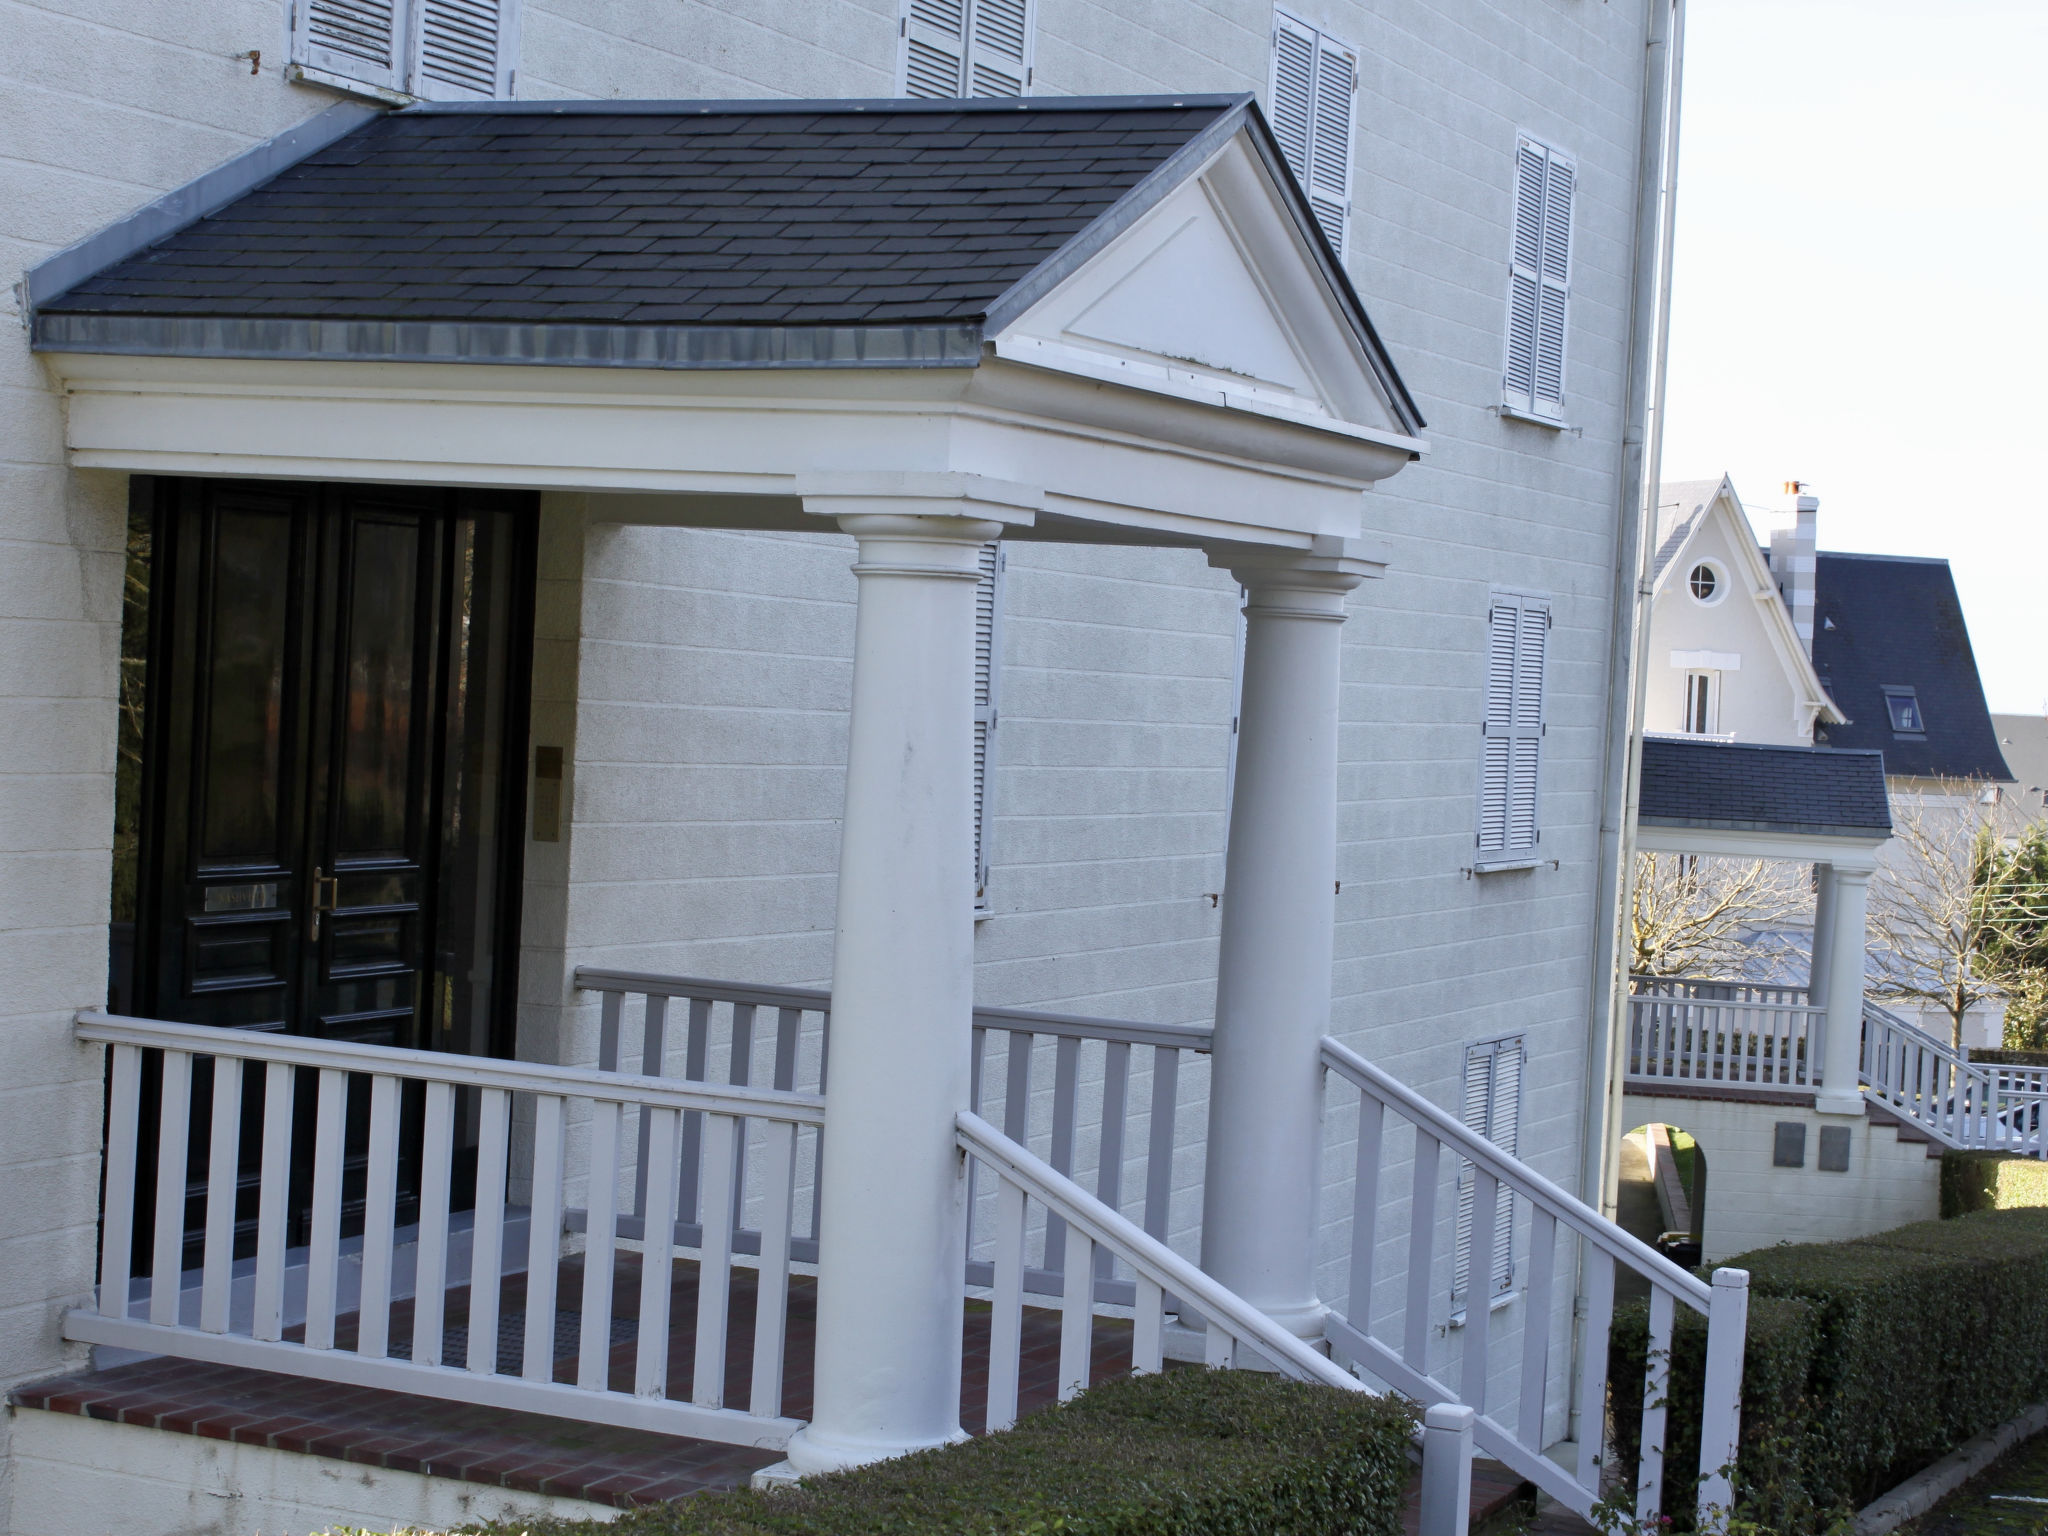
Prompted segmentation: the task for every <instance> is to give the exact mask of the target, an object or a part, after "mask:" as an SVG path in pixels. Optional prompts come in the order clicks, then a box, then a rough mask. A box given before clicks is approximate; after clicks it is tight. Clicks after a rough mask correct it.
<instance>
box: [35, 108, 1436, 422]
mask: <svg viewBox="0 0 2048 1536" xmlns="http://www.w3.org/2000/svg"><path fill="white" fill-rule="evenodd" d="M1247 127H1249V129H1250V131H1251V134H1252V138H1253V141H1254V143H1255V144H1256V145H1258V147H1259V149H1260V152H1261V154H1262V155H1264V156H1265V157H1266V158H1267V160H1268V163H1269V164H1270V165H1271V166H1273V167H1274V168H1275V169H1276V170H1277V171H1278V175H1279V180H1280V182H1281V184H1282V185H1283V187H1285V188H1287V189H1288V191H1289V193H1290V194H1291V195H1292V198H1293V202H1294V204H1295V207H1294V213H1295V217H1296V218H1297V221H1298V222H1299V223H1300V225H1301V226H1302V227H1303V229H1304V231H1305V232H1306V233H1307V235H1308V238H1309V241H1310V245H1311V247H1312V249H1314V250H1315V252H1316V253H1317V259H1318V260H1319V261H1320V262H1321V263H1322V264H1323V266H1324V267H1325V270H1326V272H1327V274H1328V276H1329V278H1330V280H1331V282H1332V284H1333V286H1334V287H1335V288H1336V290H1337V291H1338V293H1339V295H1340V296H1341V298H1342V300H1343V301H1344V302H1345V304H1346V305H1347V306H1348V307H1349V308H1350V310H1351V312H1352V315H1353V318H1354V320H1355V323H1356V325H1357V327H1358V329H1359V332H1360V335H1361V338H1362V339H1363V340H1364V341H1365V343H1366V345H1367V352H1368V355H1369V356H1371V357H1373V358H1374V359H1375V363H1376V366H1378V367H1379V368H1380V370H1381V373H1382V376H1383V380H1384V382H1385V383H1386V384H1387V387H1388V390H1389V393H1390V394H1391V395H1392V396H1393V397H1394V400H1395V409H1396V411H1397V412H1398V413H1405V414H1407V415H1409V416H1412V417H1414V419H1415V425H1417V426H1419V425H1420V418H1419V416H1416V415H1415V412H1414V407H1413V402H1412V400H1410V399H1409V398H1408V396H1407V393H1406V391H1405V390H1404V389H1403V388H1402V386H1401V384H1400V381H1399V379H1398V377H1397V376H1396V375H1395V374H1394V371H1393V369H1392V367H1391V365H1390V364H1388V363H1387V361H1386V359H1385V355H1384V351H1383V349H1382V348H1381V347H1380V345H1379V342H1378V340H1377V338H1376V337H1374V336H1373V334H1372V330H1371V326H1370V323H1369V322H1368V321H1366V319H1365V315H1364V311H1363V309H1362V307H1360V306H1359V305H1358V303H1357V298H1356V295H1355V294H1354V293H1353V292H1352V290H1351V288H1350V285H1349V282H1348V280H1347V279H1346V277H1345V276H1344V273H1343V269H1342V266H1341V264H1339V263H1338V262H1337V261H1336V259H1335V257H1334V255H1332V254H1331V252H1330V251H1329V248H1328V244H1327V242H1326V241H1325V240H1324V239H1323V237H1322V235H1321V232H1320V230H1319V229H1318V228H1317V227H1316V225H1315V221H1314V219H1313V218H1312V217H1311V216H1310V215H1309V213H1308V210H1307V205H1306V203H1305V202H1304V201H1303V200H1302V199H1301V198H1300V196H1299V189H1298V188H1295V187H1294V185H1293V182H1292V180H1291V178H1290V177H1289V176H1288V175H1287V173H1286V170H1285V165H1284V161H1283V160H1282V159H1281V157H1280V155H1279V152H1278V150H1277V148H1276V147H1275V146H1274V144H1273V140H1272V136H1271V133H1270V130H1268V129H1267V127H1266V126H1265V123H1264V120H1263V118H1262V117H1261V116H1260V115H1259V112H1258V109H1257V107H1256V105H1255V104H1254V103H1253V101H1252V98H1251V97H1250V96H1248V95H1239V96H1185V97H1107V98H1094V99H1088V98H1072V97H1070V98H1059V97H1047V98H1030V99H1026V100H1023V101H1017V100H1006V101H952V102H930V101H917V102H913V101H894V100H891V101H829V102H819V101H812V102H789V101H772V102H521V103H508V102H487V103H461V104H447V103H443V104H435V105H430V106H420V107H412V108H408V109H406V110H404V111H400V112H394V113H390V114H388V115H383V116H380V117H378V118H376V119H374V120H372V121H370V122H368V123H366V124H364V125H362V126H360V127H356V128H354V129H353V131H350V132H347V133H345V134H343V135H342V136H341V137H339V138H337V139H335V140H334V141H333V142H331V143H328V144H326V145H325V146H324V147H321V148H318V149H315V150H314V151H313V152H312V153H310V154H307V155H305V156H304V157H303V158H298V159H296V160H295V161H294V162H293V163H291V164H289V165H288V167H287V168H285V169H283V170H282V171H281V172H280V173H277V174H274V175H272V176H271V178H270V179H269V180H267V181H266V182H264V183H263V184H261V185H259V186H256V187H255V188H254V190H251V191H248V192H247V193H246V195H243V196H241V197H239V198H237V199H236V200H234V201H231V202H228V203H227V204H226V205H225V206H222V207H218V208H217V209H215V211H213V212H211V213H209V214H208V215H207V216H206V217H204V218H201V219H199V220H197V222H193V223H190V224H188V225H187V226H186V227H184V228H183V229H181V230H179V231H178V232H177V233H174V234H172V235H170V237H169V238H167V239H162V240H160V241H159V243H157V244H155V245H153V246H151V247H150V248H148V249H146V250H143V251H141V252H140V253H139V254H132V255H128V256H127V257H126V259H122V260H119V261H117V262H115V263H114V264H113V265H111V266H108V267H106V268H104V269H103V270H100V271H98V272H96V273H94V274H93V275H91V276H89V277H86V278H85V279H84V280H83V281H78V282H76V283H75V284H73V285H72V286H70V287H69V288H68V289H66V290H65V291H63V292H60V293H57V294H55V295H53V296H48V297H43V298H42V299H41V302H40V303H39V304H38V305H37V308H36V316H35V341H36V345H37V346H38V347H41V348H44V349H67V350H105V351H121V352H137V351H141V352H170V353H177V354H189V353H195V352H196V353H202V354H203V353H217V354H226V355H238V356H293V355H295V356H323V357H325V356H334V357H376V358H424V359H434V358H451V359H458V360H463V359H474V360H480V361H483V360H487V361H529V362H565V363H608V362H622V363H629V364H636V365H652V366H750V365H753V366H760V365H774V364H778V363H783V364H797V365H802V366H817V365H819V364H828V363H844V364H851V365H868V366H874V365H886V364H891V363H902V364H913V365H916V364H931V363H955V364H960V365H971V364H973V363H975V362H976V361H978V360H979V356H980V346H981V339H982V335H983V334H984V332H985V331H992V330H994V329H996V328H998V327H999V325H1000V324H1002V323H1006V322H1007V320H1008V319H1010V318H1014V316H1015V315H1016V314H1017V313H1020V312H1021V311H1022V309H1023V308H1024V307H1025V306H1026V305H1028V304H1029V303H1030V302H1033V301H1035V300H1036V299H1037V298H1038V297H1039V296H1040V295H1042V294H1043V293H1044V292H1045V291H1047V290H1048V289H1049V288H1050V287H1051V286H1052V284H1053V283H1054V282H1056V281H1057V280H1058V279H1059V278H1061V277H1064V276H1065V275H1066V274H1067V273H1068V272H1070V271H1072V270H1073V269H1074V268H1075V267H1077V266H1078V265H1079V264H1080V263H1081V262H1082V261H1083V260H1085V259H1086V258H1087V257H1088V256H1090V255H1092V254H1094V252H1095V251H1096V250H1099V249H1100V248H1101V246H1102V245H1104V244H1106V243H1107V241H1108V240H1109V239H1110V238H1112V237H1113V236H1114V235H1115V234H1116V233H1117V232H1118V231H1119V230H1121V229H1122V228H1123V227H1125V226H1126V225H1128V223H1129V222H1130V220H1131V219H1133V218H1135V217H1136V215H1137V214H1138V213H1139V212H1142V211H1143V209H1144V208H1146V207H1149V206H1151V205H1152V203H1153V202H1155V201H1156V200H1157V198H1158V197H1159V196H1162V195H1164V193H1165V192H1166V191H1167V190H1170V189H1171V187H1172V186H1174V185H1176V184H1177V183H1178V182H1179V181H1181V180H1182V179H1184V178H1185V177H1186V176H1187V175H1189V174H1191V173H1192V172H1193V171H1194V170H1196V169H1198V168H1199V166H1200V165H1201V164H1202V163H1203V162H1204V161H1206V160H1207V158H1208V157H1209V155H1210V154H1211V153H1213V151H1214V150H1215V149H1216V148H1218V147H1220V146H1221V144H1222V143H1223V142H1225V141H1226V140H1227V139H1229V138H1230V137H1231V136H1233V135H1235V134H1236V133H1238V132H1240V131H1244V130H1245V129H1246V128H1247ZM274 169H275V167H274V165H266V166H265V167H264V170H265V173H266V174H268V173H269V172H271V171H273V170H274Z"/></svg>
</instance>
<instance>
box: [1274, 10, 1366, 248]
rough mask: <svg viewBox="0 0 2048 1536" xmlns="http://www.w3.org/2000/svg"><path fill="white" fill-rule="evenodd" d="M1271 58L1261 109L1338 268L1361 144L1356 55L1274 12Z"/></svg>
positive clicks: (1318, 30) (1291, 14) (1286, 14)
mask: <svg viewBox="0 0 2048 1536" xmlns="http://www.w3.org/2000/svg"><path fill="white" fill-rule="evenodd" d="M1272 55H1273V57H1272V69H1271V71H1270V72H1269V74H1268V75H1267V80H1266V86H1267V89H1266V106H1267V108H1268V109H1269V110H1268V112H1267V118H1268V120H1269V121H1270V122H1271V124H1272V126H1273V137H1274V138H1275V139H1276V140H1278V141H1279V144H1280V153H1281V154H1282V155H1283V156H1285V157H1286V160H1287V167H1288V169H1289V170H1291V171H1293V172H1294V179H1295V180H1296V181H1298V182H1299V183H1301V190H1302V192H1303V194H1304V195H1305V196H1306V197H1307V198H1308V204H1309V208H1310V210H1311V211H1312V212H1313V213H1314V214H1315V216H1316V222H1317V223H1318V224H1319V225H1321V226H1322V230H1323V233H1324V234H1325V235H1327V236H1328V237H1329V240H1330V248H1331V249H1332V250H1334V251H1335V252H1336V253H1337V259H1338V260H1339V261H1342V260H1343V259H1344V253H1345V245H1346V242H1347V239H1348V237H1349V234H1350V229H1351V182H1352V162H1353V160H1354V159H1355V158H1356V144H1357V138H1358V110H1357V103H1358V50H1357V49H1356V48H1354V47H1352V46H1351V44H1349V43H1346V42H1343V41H1341V40H1339V39H1337V38H1335V37H1332V36H1331V35H1330V34H1329V33H1327V32H1325V31H1324V30H1323V29H1322V28H1321V27H1318V26H1316V25H1315V24H1314V23H1313V22H1310V21H1305V20H1303V19H1302V18H1301V17H1300V16H1298V15H1296V14H1295V13H1294V12H1292V11H1289V10H1285V9H1282V8H1279V7H1276V8H1275V9H1274V11H1273V37H1272ZM1340 118H1341V122H1340V121H1338V119H1340Z"/></svg>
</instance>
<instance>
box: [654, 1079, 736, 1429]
mask: <svg viewBox="0 0 2048 1536" xmlns="http://www.w3.org/2000/svg"><path fill="white" fill-rule="evenodd" d="M640 1124H641V1128H642V1130H643V1131H644V1132H645V1135H644V1136H643V1138H642V1142H641V1145H642V1148H643V1150H642V1152H641V1154H640V1165H641V1167H642V1168H643V1169H645V1170H646V1172H647V1184H646V1193H645V1198H644V1201H643V1203H642V1205H641V1209H640V1215H641V1218H642V1220H643V1221H644V1222H645V1227H644V1228H643V1230H644V1231H645V1233H646V1237H645V1239H644V1240H643V1244H642V1251H641V1254H640V1338H639V1342H638V1345H637V1347H636V1349H635V1350H634V1361H633V1391H634V1392H635V1393H636V1394H637V1395H639V1396H641V1397H666V1396H667V1395H668V1344H669V1316H668V1308H669V1297H670V1293H671V1291H672V1290H673V1289H674V1286H675V1277H676V1261H675V1239H676V1163H677V1153H678V1152H679V1151H680V1150H681V1141H682V1135H681V1132H682V1125H681V1121H680V1118H679V1117H678V1115H677V1113H676V1111H675V1110H673V1109H661V1108H656V1107H647V1108H643V1109H642V1110H641V1111H640ZM755 1411H756V1412H759V1411H760V1410H759V1409H756V1410H755Z"/></svg>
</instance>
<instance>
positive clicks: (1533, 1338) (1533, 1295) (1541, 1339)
mask: <svg viewBox="0 0 2048 1536" xmlns="http://www.w3.org/2000/svg"><path fill="white" fill-rule="evenodd" d="M1556 1286H1557V1218H1556V1217H1555V1216H1553V1215H1552V1214H1551V1213H1550V1212H1549V1211H1546V1210H1545V1209H1543V1207H1542V1206H1540V1205H1539V1206H1536V1207H1535V1208H1534V1209H1533V1210H1532V1211H1531V1212H1530V1213H1529V1283H1528V1287H1527V1292H1526V1294H1527V1300H1526V1302H1525V1304H1524V1305H1523V1308H1522V1381H1521V1387H1522V1403H1521V1412H1520V1414H1519V1416H1518V1417H1517V1418H1516V1419H1515V1429H1516V1431H1517V1433H1519V1434H1520V1435H1521V1437H1522V1443H1523V1444H1524V1445H1533V1446H1539V1447H1540V1446H1542V1444H1543V1443H1544V1437H1543V1400H1544V1397H1545V1396H1546V1394H1547V1393H1548V1391H1549V1381H1548V1377H1549V1374H1550V1298H1551V1296H1552V1294H1553V1293H1554V1292H1555V1290H1556Z"/></svg>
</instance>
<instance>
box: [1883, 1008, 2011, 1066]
mask: <svg viewBox="0 0 2048 1536" xmlns="http://www.w3.org/2000/svg"><path fill="white" fill-rule="evenodd" d="M1863 1016H1864V1017H1865V1018H1866V1019H1872V1018H1874V1019H1876V1020H1877V1022H1878V1023H1880V1024H1882V1025H1883V1026H1884V1027H1885V1028H1886V1029H1889V1030H1891V1031H1893V1032H1894V1033H1896V1034H1901V1035H1904V1036H1905V1037H1906V1038H1907V1039H1909V1040H1911V1041H1912V1042H1913V1043H1914V1044H1916V1045H1923V1046H1925V1047H1926V1048H1927V1049H1928V1050H1930V1051H1933V1052H1934V1053H1935V1054H1936V1055H1938V1056H1940V1057H1941V1058H1942V1059H1943V1060H1944V1061H1951V1062H1954V1063H1955V1064H1956V1065H1957V1066H1959V1067H1969V1068H1977V1069H1982V1068H1983V1067H1984V1066H1985V1065H1987V1064H1986V1063H1984V1062H1976V1061H1971V1060H1970V1059H1969V1058H1968V1057H1966V1056H1964V1055H1963V1053H1962V1052H1960V1051H1958V1050H1957V1049H1956V1048H1955V1047H1954V1046H1953V1045H1951V1044H1949V1043H1948V1041H1946V1040H1944V1039H1942V1038H1941V1036H1939V1035H1937V1034H1933V1033H1931V1032H1929V1031H1927V1030H1924V1029H1922V1028H1921V1027H1920V1026H1919V1025H1918V1024H1915V1023H1913V1022H1912V1021H1910V1020H1908V1019H1905V1018H1902V1017H1901V1016H1900V1015H1898V1014H1896V1013H1893V1012H1892V1011H1891V1009H1889V1008H1884V1007H1880V1006H1879V1005H1878V1004H1877V1003H1874V1002H1872V1001H1871V1000H1870V999H1869V998H1867V997H1866V998H1865V999H1864V1000H1863Z"/></svg>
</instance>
